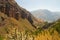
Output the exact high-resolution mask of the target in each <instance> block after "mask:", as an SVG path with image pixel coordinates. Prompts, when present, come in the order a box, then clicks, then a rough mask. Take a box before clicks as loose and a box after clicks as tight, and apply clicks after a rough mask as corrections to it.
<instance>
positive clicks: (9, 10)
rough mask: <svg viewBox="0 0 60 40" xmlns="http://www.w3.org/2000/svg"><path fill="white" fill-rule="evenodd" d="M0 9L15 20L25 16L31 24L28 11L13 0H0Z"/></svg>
mask: <svg viewBox="0 0 60 40" xmlns="http://www.w3.org/2000/svg"><path fill="white" fill-rule="evenodd" d="M0 11H1V12H3V13H4V14H6V15H7V16H8V17H14V18H15V19H17V20H19V19H20V18H23V19H25V18H26V19H27V20H28V21H29V22H30V23H31V24H33V20H32V16H31V14H30V12H28V11H27V10H25V9H23V8H22V7H20V6H19V5H18V4H17V3H16V2H15V0H0Z"/></svg>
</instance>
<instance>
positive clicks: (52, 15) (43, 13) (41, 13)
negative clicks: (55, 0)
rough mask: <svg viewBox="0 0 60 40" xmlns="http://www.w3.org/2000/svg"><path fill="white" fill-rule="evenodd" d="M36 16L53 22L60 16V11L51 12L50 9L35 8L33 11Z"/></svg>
mask: <svg viewBox="0 0 60 40" xmlns="http://www.w3.org/2000/svg"><path fill="white" fill-rule="evenodd" d="M31 13H32V14H33V15H34V16H35V17H37V18H40V19H43V20H44V21H48V22H52V21H56V20H57V19H59V18H60V12H51V11H49V10H46V9H44V10H35V11H32V12H31Z"/></svg>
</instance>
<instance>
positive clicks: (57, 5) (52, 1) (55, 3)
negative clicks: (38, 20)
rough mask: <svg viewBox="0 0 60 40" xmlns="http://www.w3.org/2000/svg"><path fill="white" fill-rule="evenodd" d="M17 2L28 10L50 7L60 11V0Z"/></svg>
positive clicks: (22, 0) (26, 0) (18, 0)
mask: <svg viewBox="0 0 60 40" xmlns="http://www.w3.org/2000/svg"><path fill="white" fill-rule="evenodd" d="M16 1H17V3H18V4H19V5H20V6H22V7H23V8H25V9H27V10H28V11H34V10H38V9H48V10H50V11H60V0H16Z"/></svg>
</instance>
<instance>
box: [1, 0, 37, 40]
mask: <svg viewBox="0 0 60 40" xmlns="http://www.w3.org/2000/svg"><path fill="white" fill-rule="evenodd" d="M34 19H35V18H34V16H33V15H32V14H31V13H30V12H29V11H27V10H26V9H24V8H22V7H20V6H19V5H18V4H17V3H16V2H15V0H0V40H2V39H1V38H3V40H20V37H21V36H20V35H22V34H24V35H25V32H29V34H30V33H31V32H34V31H35V30H36V28H35V26H34V24H33V23H34Z"/></svg>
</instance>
